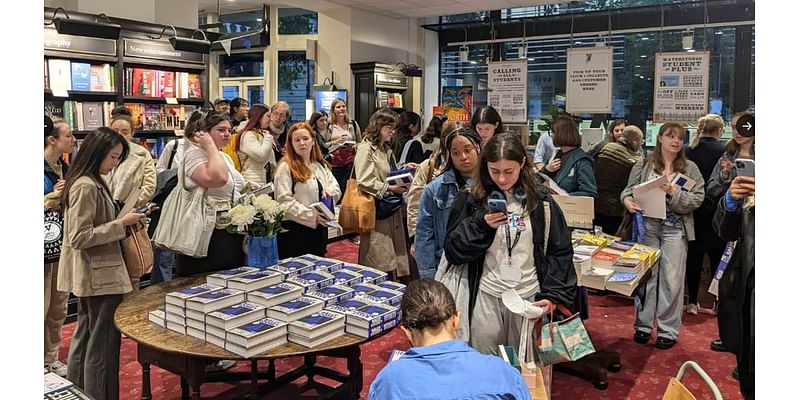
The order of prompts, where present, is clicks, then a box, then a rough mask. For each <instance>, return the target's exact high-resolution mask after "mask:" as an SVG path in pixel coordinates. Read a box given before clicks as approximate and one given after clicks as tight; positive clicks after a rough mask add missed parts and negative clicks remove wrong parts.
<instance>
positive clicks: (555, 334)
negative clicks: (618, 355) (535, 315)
mask: <svg viewBox="0 0 800 400" xmlns="http://www.w3.org/2000/svg"><path fill="white" fill-rule="evenodd" d="M557 307H558V309H559V311H561V313H562V314H564V315H566V316H567V319H564V320H561V321H554V320H553V312H552V311H551V312H550V321H549V322H547V323H546V324H542V320H539V321H538V322H537V323H536V329H534V332H533V336H534V340H535V343H536V345H535V346H534V350H535V352H536V356H537V358H538V359H539V363H540V364H541V365H551V364H558V363H562V362H569V361H577V360H579V359H581V358H583V357H585V356H587V355H589V354H592V353H594V351H595V350H594V345H593V344H592V340H591V339H590V338H589V334H588V333H587V332H586V328H585V327H584V326H583V321H581V318H580V313H575V314H572V313H571V312H570V311H569V310H567V308H566V307H564V306H563V305H561V304H557Z"/></svg>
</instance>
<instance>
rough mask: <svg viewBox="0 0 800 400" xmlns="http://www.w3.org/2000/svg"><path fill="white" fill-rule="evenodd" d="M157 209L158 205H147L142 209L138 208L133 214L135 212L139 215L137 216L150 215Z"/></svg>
mask: <svg viewBox="0 0 800 400" xmlns="http://www.w3.org/2000/svg"><path fill="white" fill-rule="evenodd" d="M156 207H157V206H156V203H147V204H145V205H144V206H143V207H141V208H137V209H136V210H134V211H133V212H135V213H137V214H149V213H150V212H152V211H153V210H155V209H156Z"/></svg>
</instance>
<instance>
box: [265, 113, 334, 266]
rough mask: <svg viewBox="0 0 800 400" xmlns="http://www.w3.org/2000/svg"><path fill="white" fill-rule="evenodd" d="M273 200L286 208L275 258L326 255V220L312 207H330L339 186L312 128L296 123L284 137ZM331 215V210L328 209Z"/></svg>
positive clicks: (303, 123)
mask: <svg viewBox="0 0 800 400" xmlns="http://www.w3.org/2000/svg"><path fill="white" fill-rule="evenodd" d="M274 182H275V200H277V201H278V202H279V203H281V204H282V205H283V206H284V207H286V213H285V214H284V222H283V226H284V227H285V228H286V229H288V232H284V233H281V234H279V235H278V255H280V257H281V258H287V257H297V256H301V255H303V254H306V253H311V254H315V255H318V256H320V257H324V256H325V249H326V248H327V245H328V226H327V225H326V223H327V222H329V219H328V218H327V217H326V216H325V215H324V214H323V213H320V212H318V211H317V210H315V209H314V208H313V207H311V205H312V204H314V203H325V202H327V203H328V205H325V207H328V206H329V205H330V206H332V205H333V204H336V201H338V200H339V197H341V194H342V192H341V191H340V190H339V184H338V183H336V178H334V177H333V173H331V170H330V169H328V164H327V163H326V162H325V160H324V159H323V158H322V153H321V152H320V149H319V145H318V144H317V141H316V139H315V138H314V134H313V133H312V129H311V126H309V125H308V124H307V123H305V122H298V123H296V124H294V125H292V127H291V128H289V132H288V134H287V136H286V155H285V156H284V157H283V159H281V162H280V163H279V164H278V168H277V170H276V171H275V181H274ZM331 212H333V210H331Z"/></svg>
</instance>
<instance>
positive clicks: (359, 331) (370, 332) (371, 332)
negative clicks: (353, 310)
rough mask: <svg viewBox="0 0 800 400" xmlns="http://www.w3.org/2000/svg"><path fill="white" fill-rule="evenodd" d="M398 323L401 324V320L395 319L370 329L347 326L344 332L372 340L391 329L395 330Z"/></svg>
mask: <svg viewBox="0 0 800 400" xmlns="http://www.w3.org/2000/svg"><path fill="white" fill-rule="evenodd" d="M398 322H399V318H395V319H392V320H389V321H386V322H384V323H382V324H380V325H378V326H372V327H369V328H365V327H361V326H355V325H350V324H346V325H345V328H344V331H345V332H346V333H349V334H351V335H355V336H358V337H363V338H371V337H373V336H376V335H378V334H380V333H383V332H386V331H388V330H389V329H392V328H394V327H395V326H397V323H398Z"/></svg>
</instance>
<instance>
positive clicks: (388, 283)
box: [378, 281, 406, 293]
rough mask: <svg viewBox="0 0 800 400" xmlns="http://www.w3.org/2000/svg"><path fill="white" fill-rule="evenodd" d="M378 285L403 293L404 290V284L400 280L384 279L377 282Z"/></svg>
mask: <svg viewBox="0 0 800 400" xmlns="http://www.w3.org/2000/svg"><path fill="white" fill-rule="evenodd" d="M378 286H380V287H382V288H384V289H392V290H396V291H398V292H400V293H405V292H406V285H403V284H402V283H400V282H393V281H384V282H381V283H379V284H378Z"/></svg>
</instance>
